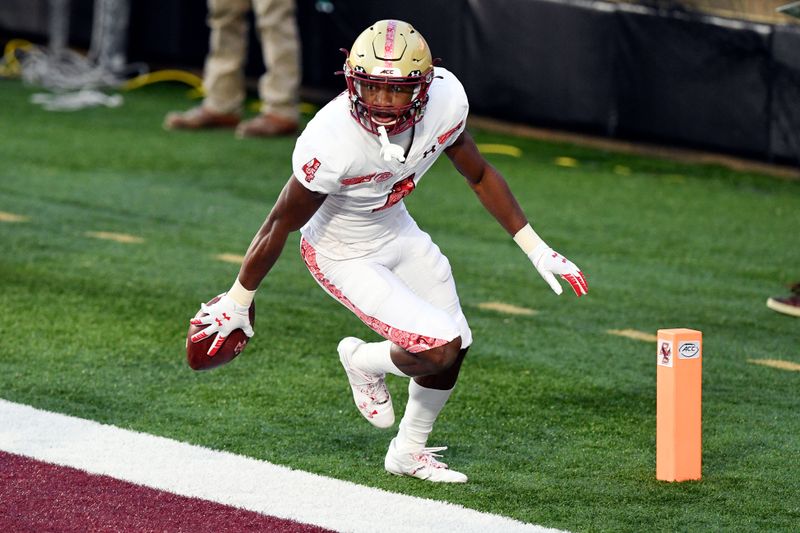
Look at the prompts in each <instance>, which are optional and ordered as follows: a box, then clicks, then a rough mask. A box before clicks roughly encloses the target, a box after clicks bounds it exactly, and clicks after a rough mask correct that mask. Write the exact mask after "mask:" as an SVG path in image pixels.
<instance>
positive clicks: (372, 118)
mask: <svg viewBox="0 0 800 533" xmlns="http://www.w3.org/2000/svg"><path fill="white" fill-rule="evenodd" d="M433 64H434V62H433V59H432V56H431V52H430V49H429V48H428V43H427V42H426V41H425V39H424V38H423V37H422V35H420V34H419V32H417V31H416V30H415V29H414V28H413V26H411V25H410V24H408V23H407V22H403V21H400V20H379V21H378V22H376V23H374V24H372V25H371V26H369V27H368V28H367V29H365V30H364V31H363V32H361V34H360V35H359V36H358V37H357V38H356V40H355V42H354V43H353V46H352V48H351V49H350V52H349V53H348V55H347V60H346V61H345V65H344V75H345V79H346V81H347V91H348V93H349V97H350V114H351V115H352V116H353V118H354V119H355V120H356V121H357V122H358V123H359V124H360V125H361V126H362V127H363V128H365V129H366V130H367V131H370V132H372V133H375V134H377V129H378V127H379V126H383V127H385V128H386V130H387V133H388V134H389V135H394V134H397V133H401V132H403V131H405V130H407V129H409V128H410V127H411V126H413V125H414V124H416V123H417V122H419V121H420V120H421V119H422V117H423V115H424V113H425V105H426V104H427V103H428V89H429V87H430V84H431V81H432V80H433ZM364 85H369V86H371V87H373V88H375V87H376V86H378V87H380V86H388V90H390V91H392V90H395V91H399V92H406V93H411V100H410V101H408V102H407V103H404V104H403V105H399V104H393V105H390V106H387V105H382V106H381V105H376V104H374V103H370V102H368V101H367V99H366V98H365V97H364V94H363V92H362V90H361V89H362V87H363V86H364ZM409 89H411V90H409ZM384 90H387V89H386V88H384ZM392 115H393V116H394V118H391V116H392Z"/></svg>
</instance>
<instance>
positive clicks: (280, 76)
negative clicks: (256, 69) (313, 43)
mask: <svg viewBox="0 0 800 533" xmlns="http://www.w3.org/2000/svg"><path fill="white" fill-rule="evenodd" d="M250 9H254V10H255V20H256V27H257V30H258V35H259V40H260V41H261V53H262V54H263V57H264V64H265V66H266V69H267V71H266V73H265V74H264V75H263V76H261V78H260V79H259V81H258V94H259V97H260V98H261V112H262V113H274V114H277V115H281V116H284V117H286V118H290V119H297V117H298V109H297V103H298V88H299V86H300V38H299V35H298V31H297V20H296V19H295V3H294V0H208V12H209V15H208V26H209V28H210V29H211V38H210V43H209V53H208V57H206V63H205V71H204V74H203V88H204V89H205V92H206V98H205V100H204V101H203V105H204V106H206V107H208V108H209V109H211V110H213V111H216V112H218V113H234V112H239V111H241V109H242V104H243V103H244V100H245V84H244V64H245V61H246V59H247V43H248V28H247V13H248V10H250Z"/></svg>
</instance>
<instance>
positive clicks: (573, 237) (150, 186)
mask: <svg viewBox="0 0 800 533" xmlns="http://www.w3.org/2000/svg"><path fill="white" fill-rule="evenodd" d="M32 92H33V91H32V90H31V89H28V88H24V87H23V86H22V85H21V84H20V83H19V82H16V81H0V97H2V101H3V106H2V107H3V109H2V112H1V114H0V125H2V127H0V151H1V152H2V165H0V212H3V213H10V214H14V215H18V216H20V217H23V218H21V219H20V220H18V221H0V243H2V246H3V253H2V256H0V294H2V296H0V308H2V311H3V316H2V321H0V331H1V333H0V397H2V398H4V399H7V400H12V401H15V402H21V403H25V404H30V405H33V406H36V407H39V408H44V409H48V410H53V411H57V412H60V413H67V414H70V415H76V416H80V417H85V418H90V419H93V420H97V421H100V422H104V423H109V424H114V425H117V426H120V427H124V428H130V429H134V430H137V431H144V432H148V433H153V434H156V435H163V436H167V437H171V438H175V439H178V440H182V441H187V442H192V443H196V444H201V445H204V446H209V447H212V448H216V449H224V450H229V451H232V452H236V453H241V454H245V455H249V456H252V457H256V458H261V459H265V460H268V461H271V462H275V463H279V464H284V465H288V466H291V467H294V468H299V469H303V470H307V471H311V472H315V473H319V474H323V475H327V476H332V477H336V478H340V479H345V480H350V481H354V482H357V483H361V484H366V485H370V486H374V487H380V488H384V489H387V490H390V491H396V492H403V493H407V494H414V495H419V496H424V497H429V498H435V499H441V500H447V501H451V502H455V503H459V504H462V505H465V506H467V507H472V508H475V509H479V510H482V511H488V512H493V513H500V514H505V515H508V516H511V517H514V518H517V519H520V520H524V521H527V522H533V523H537V524H541V525H545V526H550V527H557V528H564V529H569V530H572V531H712V530H713V531H797V527H798V524H800V470H798V464H800V463H799V462H798V457H800V416H798V413H800V399H798V396H799V394H798V393H799V392H800V372H797V371H787V370H779V369H775V368H770V367H765V366H761V365H756V364H753V363H751V362H749V360H755V359H780V360H784V361H789V362H793V363H795V364H797V363H800V353H798V332H800V320H798V319H793V318H790V317H787V316H784V315H779V314H777V313H775V312H773V311H771V310H769V309H767V307H766V306H765V301H766V298H767V297H768V296H771V295H779V294H782V293H784V292H786V288H785V284H787V283H789V282H792V281H796V280H800V248H798V240H797V231H798V228H800V183H798V182H792V181H783V180H779V179H776V178H770V177H765V176H759V175H753V174H743V173H735V172H731V171H728V170H725V169H723V168H721V167H713V166H691V165H682V164H678V163H674V162H667V161H659V160H653V159H647V158H639V157H632V156H620V155H616V154H613V153H607V152H600V151H596V150H590V149H584V148H580V147H575V146H569V145H558V144H548V143H542V142H536V141H531V140H525V139H518V138H513V137H508V136H501V135H496V134H491V133H487V132H481V131H473V133H474V135H475V137H476V140H477V141H478V142H479V143H494V144H497V143H500V144H508V145H513V146H516V147H518V148H520V149H521V150H522V156H521V157H519V158H515V157H510V156H506V155H490V156H488V157H489V158H490V160H491V161H492V163H493V164H494V165H496V166H497V167H498V168H499V169H500V170H501V171H502V172H503V173H504V174H505V175H506V176H507V178H508V181H509V182H510V184H511V186H512V188H513V190H514V191H515V193H516V195H517V197H518V199H519V200H520V203H521V204H522V206H523V207H524V209H525V210H526V212H527V213H528V215H529V217H530V219H531V220H532V221H533V223H534V227H535V228H536V229H537V230H538V232H539V233H540V234H541V235H542V236H543V237H544V238H545V239H546V240H547V241H548V242H549V243H550V244H551V245H552V246H553V247H554V248H555V249H556V250H558V251H560V252H562V253H564V254H565V255H566V256H567V257H569V258H570V259H572V260H573V261H574V262H575V263H577V264H578V265H579V266H580V267H581V268H582V269H583V270H584V272H585V273H586V274H587V276H588V280H589V288H590V292H589V295H588V296H587V297H584V298H581V299H580V300H578V299H576V298H574V297H573V296H572V295H571V294H567V293H565V294H564V295H562V296H561V297H556V296H555V295H554V294H553V293H552V291H551V290H550V289H549V287H548V286H547V285H546V284H545V283H544V282H543V281H542V280H541V278H539V276H538V274H537V273H536V272H535V270H534V269H533V268H532V266H531V265H530V263H529V262H528V260H527V259H526V258H525V256H524V255H523V254H522V253H521V252H520V251H519V249H518V248H517V247H516V245H515V244H514V242H513V241H512V240H511V239H510V238H509V237H508V236H507V235H505V234H504V232H503V230H502V229H501V228H500V227H499V226H498V225H497V224H495V223H494V222H493V221H492V220H491V218H490V217H489V215H488V214H486V213H485V212H484V211H483V210H482V208H481V207H480V204H479V203H478V201H477V199H475V198H474V196H473V195H472V193H471V191H470V189H469V188H468V187H467V186H466V185H465V184H464V183H463V179H462V178H461V177H460V176H458V175H457V173H456V172H455V171H454V170H453V168H452V167H451V166H450V164H449V162H448V161H447V160H446V158H442V159H441V160H440V161H439V163H438V164H437V165H436V166H435V167H434V168H433V169H432V170H431V171H430V173H429V174H428V175H427V176H426V177H425V179H424V181H423V183H422V185H421V186H420V187H419V188H418V189H417V190H416V192H415V193H414V194H413V195H412V196H410V197H409V198H408V199H407V200H406V205H407V206H408V207H409V210H410V211H411V212H412V214H413V215H414V216H415V217H416V219H417V220H418V222H419V224H420V226H421V227H422V228H423V229H426V230H427V231H428V232H429V233H430V234H431V235H432V237H433V238H434V240H435V241H436V242H437V243H438V244H439V245H440V247H441V248H442V250H443V251H444V252H445V253H446V254H447V255H448V257H449V258H450V261H451V263H452V266H453V270H454V274H455V277H456V281H457V283H458V286H459V293H460V296H461V299H462V303H463V305H464V310H465V312H466V314H467V318H468V320H469V321H470V324H471V327H472V330H473V333H474V337H475V343H474V345H473V348H472V349H471V351H470V354H469V356H468V358H467V361H466V362H465V365H464V367H463V370H462V374H461V380H460V382H459V385H458V386H457V388H456V391H455V393H454V395H453V397H452V399H451V401H450V403H449V405H448V406H447V408H446V409H445V411H444V412H443V414H442V416H441V417H440V420H439V422H438V424H437V425H436V427H435V430H434V433H433V435H432V436H431V440H430V442H429V444H430V445H440V444H445V445H448V446H449V447H450V449H449V450H448V451H447V452H445V453H446V456H445V461H446V462H448V463H450V464H451V466H452V467H454V468H455V469H457V470H459V471H462V472H465V473H466V474H468V475H469V476H470V482H469V483H468V484H466V485H463V486H436V485H432V484H426V483H424V482H420V481H417V480H412V479H407V478H397V477H393V476H390V475H389V474H387V473H385V472H384V470H383V456H384V453H385V450H386V446H387V444H388V442H389V440H390V439H391V437H392V436H393V434H394V433H393V432H381V431H380V430H377V429H375V428H373V427H371V426H369V424H367V423H366V422H365V421H364V420H363V419H361V418H360V416H359V415H358V413H357V412H356V409H355V407H354V406H353V405H352V398H351V395H350V389H349V386H348V384H347V380H346V378H345V375H344V373H343V371H342V369H341V367H340V365H339V361H338V357H337V355H336V351H335V349H336V344H337V342H338V340H339V339H340V338H341V337H343V336H347V335H356V336H361V337H364V338H369V339H375V338H376V336H375V335H374V334H373V333H372V332H371V331H369V330H368V329H367V328H366V327H365V326H363V325H362V324H361V323H360V321H359V320H358V319H357V318H355V317H354V316H352V315H350V314H349V313H348V312H347V311H346V310H345V309H344V308H343V307H341V306H340V305H339V304H338V303H337V302H335V301H334V300H332V299H331V298H330V297H328V296H327V295H326V294H325V293H324V292H323V291H322V290H320V289H319V288H318V286H317V285H316V283H315V282H314V281H313V279H312V278H311V276H310V275H309V273H308V272H307V270H306V269H305V267H304V266H303V264H302V261H301V259H300V257H299V253H298V249H297V248H298V247H297V240H298V239H299V236H297V238H293V239H292V240H291V242H290V243H289V245H288V246H287V249H286V251H285V253H284V255H283V257H282V258H281V260H280V261H279V262H278V264H277V266H276V268H275V269H274V270H273V272H272V273H271V274H270V276H269V277H268V278H267V280H266V281H265V283H264V284H263V285H262V288H261V290H260V291H259V293H258V296H257V298H256V303H257V306H258V312H257V318H256V324H255V330H256V336H255V337H254V340H253V342H252V343H251V344H250V346H249V347H248V349H247V351H246V352H245V353H244V354H243V355H242V356H241V357H240V358H239V359H237V360H236V361H234V362H232V363H231V364H230V365H228V366H226V367H223V368H220V369H218V370H214V371H211V372H207V373H196V372H193V371H192V370H190V369H189V367H188V366H187V365H186V362H185V352H184V339H185V334H186V329H187V326H188V320H189V318H190V317H192V316H193V315H194V313H195V311H196V310H197V307H198V304H199V303H200V302H201V301H204V300H207V299H209V298H210V297H211V296H213V295H215V294H217V293H218V292H221V291H224V290H226V289H227V288H228V287H229V286H230V284H231V282H232V281H233V279H234V276H235V275H236V272H237V271H238V265H236V264H232V263H226V262H223V261H220V260H218V259H215V256H216V255H218V254H237V255H241V254H243V253H244V251H245V249H246V248H247V245H248V243H249V242H250V239H251V237H252V236H253V234H254V232H255V231H256V230H257V228H258V226H259V225H260V223H261V222H262V220H263V218H264V216H265V215H266V213H267V211H268V210H269V208H270V207H271V205H272V202H273V200H274V198H275V197H276V195H277V194H278V192H279V191H280V189H281V187H282V185H283V184H284V182H285V181H286V179H287V177H288V175H289V173H290V156H291V151H292V148H293V140H292V139H279V140H269V141H264V140H245V141H240V140H236V139H234V137H233V135H232V134H231V132H229V131H228V132H222V131H219V132H203V133H168V132H165V131H163V130H162V129H161V121H162V119H163V116H164V114H165V113H166V112H167V111H169V110H172V109H183V108H186V107H188V106H190V105H192V104H193V103H192V102H190V101H188V100H187V98H186V91H185V89H184V88H183V87H179V86H170V85H160V86H150V87H146V88H143V89H139V90H136V91H134V92H131V93H127V94H126V95H125V98H126V100H125V104H124V106H123V107H121V108H119V109H106V108H102V109H91V110H84V111H80V112H76V113H54V112H46V111H42V110H41V109H39V108H37V107H35V106H33V105H32V104H29V103H28V101H27V99H28V97H29V95H30V94H31V93H32ZM559 157H570V158H574V159H575V160H576V161H577V166H574V167H564V166H558V165H556V164H554V161H555V160H556V158H559ZM5 218H6V219H7V218H10V217H8V216H5ZM91 232H112V233H123V234H129V235H133V236H135V237H138V238H139V239H141V241H140V242H134V243H125V242H117V241H113V240H107V239H99V238H96V237H92V236H90V235H89V234H90V233H91ZM488 301H498V302H504V303H507V304H512V305H515V306H519V307H525V308H529V309H533V310H536V311H537V312H538V313H536V314H533V315H509V314H503V313H500V312H497V311H491V310H484V309H481V308H480V307H478V306H479V304H481V303H483V302H488ZM672 327H687V328H693V329H699V330H701V331H702V332H703V334H704V345H703V348H704V365H703V366H704V379H703V381H704V383H703V395H704V405H703V418H704V420H703V422H704V429H703V437H704V443H703V461H704V468H703V480H702V481H700V482H688V483H680V484H669V483H663V482H658V481H656V480H655V408H656V404H655V397H656V396H655V394H656V388H655V375H656V357H655V343H654V342H648V341H642V340H634V339H630V338H624V337H619V336H614V335H610V334H609V333H608V330H622V329H634V330H638V331H642V332H646V333H649V334H655V332H656V330H657V329H659V328H672ZM388 381H389V386H390V389H391V390H392V393H393V394H394V396H395V405H396V406H397V407H398V410H401V408H402V406H403V405H404V402H405V398H406V390H405V388H406V382H405V381H403V380H400V379H398V378H394V377H390V378H389V380H388ZM399 414H400V413H398V415H399ZM343 512H344V511H343Z"/></svg>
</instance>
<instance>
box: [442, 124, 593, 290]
mask: <svg viewBox="0 0 800 533" xmlns="http://www.w3.org/2000/svg"><path fill="white" fill-rule="evenodd" d="M445 153H446V154H447V156H448V157H449V158H450V161H452V162H453V165H454V166H455V167H456V169H457V170H458V171H459V172H460V173H461V174H462V175H463V176H464V177H465V178H466V179H467V182H468V183H469V185H470V187H472V190H473V191H474V192H475V194H476V195H477V196H478V199H480V201H481V203H482V204H483V206H484V207H485V208H486V210H487V211H489V213H491V214H492V216H494V218H495V219H497V221H498V222H499V223H500V225H501V226H503V228H505V230H506V231H507V232H508V233H509V234H510V235H512V236H513V237H514V241H516V243H517V244H518V245H519V246H520V248H522V250H523V251H524V252H525V255H527V256H528V259H530V260H531V263H533V266H534V267H535V268H536V270H537V272H539V274H540V275H541V276H542V278H543V279H544V280H545V281H546V282H547V284H548V285H550V288H551V289H553V292H555V293H556V294H561V292H562V289H561V285H560V284H559V283H558V281H557V280H556V277H555V276H556V275H558V276H560V277H561V278H563V279H564V280H565V281H567V282H568V283H569V284H570V286H571V287H572V290H574V291H575V294H576V295H577V296H582V295H584V294H586V293H587V291H588V290H589V286H588V285H587V283H586V277H585V276H584V275H583V273H582V272H581V271H580V270H579V269H578V267H577V266H575V264H574V263H573V262H572V261H569V260H568V259H566V258H565V257H563V256H561V255H559V254H558V253H556V252H554V251H553V249H552V248H550V247H549V246H547V244H546V243H545V242H544V241H543V240H542V239H541V237H539V236H538V235H537V234H536V232H534V231H533V228H532V227H531V225H530V224H529V223H528V220H527V218H526V217H525V213H524V212H523V211H522V208H521V207H520V205H519V203H518V202H517V199H516V198H515V197H514V194H513V193H512V192H511V189H510V188H509V187H508V183H506V180H505V179H504V178H503V176H502V175H501V174H500V173H499V172H498V171H497V170H496V169H495V168H494V167H492V166H491V165H490V164H489V162H488V161H486V158H484V157H483V156H482V155H481V153H480V151H479V150H478V147H477V145H476V144H475V141H474V140H473V139H472V136H471V135H470V134H469V133H468V132H466V131H464V132H463V133H462V134H461V135H460V136H459V137H458V139H456V141H455V142H454V143H453V144H452V145H450V146H449V147H448V148H447V150H445Z"/></svg>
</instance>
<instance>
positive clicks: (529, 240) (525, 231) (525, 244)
mask: <svg viewBox="0 0 800 533" xmlns="http://www.w3.org/2000/svg"><path fill="white" fill-rule="evenodd" d="M514 242H516V243H517V244H518V245H519V247H520V248H522V251H523V252H525V255H531V252H533V250H535V249H536V247H537V246H539V245H540V244H542V243H543V242H544V241H543V240H542V238H541V237H539V236H538V235H537V234H536V232H535V231H533V228H532V227H531V225H530V224H526V225H525V227H524V228H522V229H521V230H519V231H518V232H517V233H516V234H515V235H514Z"/></svg>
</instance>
